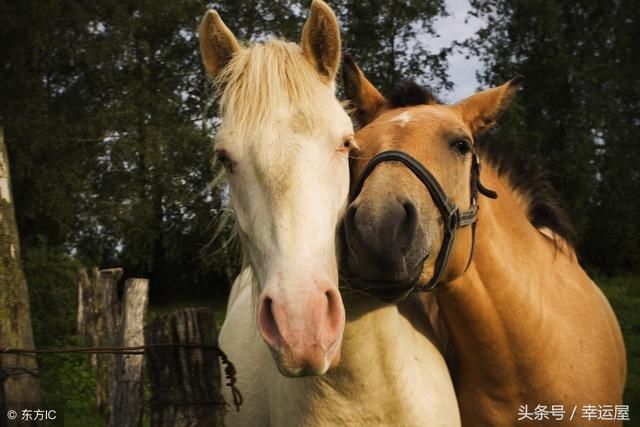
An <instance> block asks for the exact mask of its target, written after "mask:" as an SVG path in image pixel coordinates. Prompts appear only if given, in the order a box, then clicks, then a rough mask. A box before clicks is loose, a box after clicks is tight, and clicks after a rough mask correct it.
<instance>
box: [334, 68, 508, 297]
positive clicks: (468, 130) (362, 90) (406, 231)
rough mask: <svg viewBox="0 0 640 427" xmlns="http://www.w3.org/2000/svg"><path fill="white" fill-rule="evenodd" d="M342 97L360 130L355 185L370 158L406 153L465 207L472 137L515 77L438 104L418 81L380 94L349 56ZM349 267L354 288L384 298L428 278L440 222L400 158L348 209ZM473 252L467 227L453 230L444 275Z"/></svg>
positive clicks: (382, 168) (377, 173) (498, 107)
mask: <svg viewBox="0 0 640 427" xmlns="http://www.w3.org/2000/svg"><path fill="white" fill-rule="evenodd" d="M343 72H344V83H345V90H346V94H347V97H348V98H349V99H350V100H351V101H352V103H353V106H354V108H355V110H354V114H355V116H356V119H357V120H358V121H359V122H360V125H361V129H360V130H359V131H358V132H357V133H356V141H357V143H358V145H359V147H360V152H359V154H358V156H357V158H355V159H354V160H353V161H352V165H351V166H352V167H351V182H352V187H353V185H354V183H357V182H358V181H359V179H360V177H361V176H362V174H363V171H364V169H365V168H366V166H367V164H368V163H369V161H370V159H371V158H372V157H374V156H375V155H377V154H379V153H381V152H383V151H389V150H399V151H403V152H405V153H407V154H409V155H410V156H412V157H413V158H415V159H416V160H418V161H419V162H420V163H421V164H422V165H423V166H424V167H426V168H427V169H428V170H429V171H430V172H431V173H432V174H433V176H434V177H435V178H436V179H437V181H438V182H439V184H440V186H441V187H442V189H443V190H444V191H445V192H446V194H447V195H448V197H449V199H451V200H452V201H453V202H454V203H455V204H456V205H457V206H458V207H459V209H460V210H466V209H468V208H469V207H470V200H471V194H470V192H471V185H470V179H471V162H472V155H473V152H475V149H476V147H475V137H476V135H478V134H480V133H482V132H483V131H485V130H486V129H488V128H490V127H491V126H493V125H494V124H495V121H496V119H497V117H498V116H499V115H500V113H501V112H502V111H503V110H504V109H505V108H506V107H507V106H508V105H509V103H510V101H511V99H512V97H513V95H514V94H515V93H516V91H517V89H518V87H519V80H520V79H516V80H512V81H510V82H508V83H506V84H504V85H502V86H499V87H496V88H493V89H489V90H485V91H483V92H480V93H477V94H476V95H473V96H471V97H469V98H467V99H465V100H463V101H461V102H459V103H457V104H454V105H442V104H437V103H436V102H435V100H434V98H433V97H432V96H431V95H429V94H426V93H425V92H422V91H421V89H420V88H418V87H417V86H415V87H413V88H412V87H411V86H409V87H408V88H404V90H403V93H402V96H393V97H391V98H390V99H389V100H387V99H385V98H384V97H383V96H382V95H381V94H380V93H379V92H378V90H376V88H375V87H374V86H373V85H372V84H371V83H370V82H369V81H368V80H367V79H366V77H365V76H364V74H363V73H362V71H361V70H360V69H359V68H358V66H357V65H356V64H355V63H354V62H353V61H352V60H350V59H349V58H347V59H346V60H345V64H344V70H343ZM344 237H345V241H346V246H347V250H346V257H347V259H346V267H347V270H348V276H349V277H350V279H351V280H350V284H351V286H352V287H354V288H357V289H360V290H363V291H366V292H369V293H371V294H373V295H377V296H379V297H381V298H383V299H387V300H397V299H401V298H403V297H405V296H406V295H408V293H409V292H411V290H412V289H413V288H414V286H416V284H418V283H420V284H423V283H427V282H429V280H430V279H431V277H432V276H433V274H434V264H435V261H436V258H437V256H438V253H439V251H440V249H441V246H442V241H443V220H442V217H441V215H440V212H439V210H438V208H437V206H436V204H435V203H434V200H433V198H432V196H431V195H430V193H429V191H428V190H427V188H425V185H424V184H423V183H422V182H421V181H420V180H419V179H418V178H417V177H416V175H414V173H412V172H411V171H410V170H409V169H408V168H407V167H406V166H405V165H403V164H402V163H400V162H397V161H389V162H384V163H381V164H379V165H378V166H376V167H375V169H373V171H372V172H371V174H370V175H369V176H368V177H367V178H366V180H365V181H364V184H363V186H362V189H361V191H360V192H359V193H358V195H357V197H355V199H354V200H351V203H350V205H349V207H348V210H347V214H346V217H345V223H344ZM470 250H471V227H465V228H460V229H459V231H458V232H457V235H456V238H455V241H454V244H453V247H452V252H451V257H450V259H449V262H448V266H447V268H446V270H445V273H444V276H443V280H444V281H446V280H450V279H452V278H454V277H456V276H458V275H460V274H461V273H462V272H463V270H464V268H465V266H466V262H467V259H468V257H469V254H470Z"/></svg>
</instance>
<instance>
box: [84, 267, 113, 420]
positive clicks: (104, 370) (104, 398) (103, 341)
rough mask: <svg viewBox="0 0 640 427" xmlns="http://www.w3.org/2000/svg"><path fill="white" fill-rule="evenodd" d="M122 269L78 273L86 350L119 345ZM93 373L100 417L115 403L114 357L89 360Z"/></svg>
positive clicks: (110, 409)
mask: <svg viewBox="0 0 640 427" xmlns="http://www.w3.org/2000/svg"><path fill="white" fill-rule="evenodd" d="M121 277H122V269H121V268H112V269H107V270H98V269H97V268H92V269H91V277H89V275H88V274H87V271H86V270H85V269H80V271H79V272H78V325H77V326H78V334H80V335H81V336H84V339H85V343H86V344H87V345H88V346H89V347H101V346H109V347H115V346H117V345H118V344H119V342H118V336H119V333H120V329H119V326H120V300H119V299H118V281H119V280H120V278H121ZM89 360H90V361H91V366H92V367H93V368H94V369H95V370H96V406H97V409H98V411H99V412H100V413H105V412H109V413H110V412H113V402H114V399H115V378H116V355H113V354H108V355H104V354H103V355H98V354H91V355H90V356H89Z"/></svg>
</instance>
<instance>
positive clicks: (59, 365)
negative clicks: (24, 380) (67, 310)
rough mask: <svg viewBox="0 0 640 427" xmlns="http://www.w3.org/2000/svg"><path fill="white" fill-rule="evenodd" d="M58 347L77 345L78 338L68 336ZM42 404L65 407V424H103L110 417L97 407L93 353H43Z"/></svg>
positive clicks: (41, 366) (40, 362) (41, 371)
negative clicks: (89, 354)
mask: <svg viewBox="0 0 640 427" xmlns="http://www.w3.org/2000/svg"><path fill="white" fill-rule="evenodd" d="M52 345H55V346H56V347H77V346H83V345H84V343H83V342H82V340H80V339H78V338H71V337H68V338H65V339H60V340H56V341H55V342H53V343H52ZM38 365H39V370H40V373H41V376H40V377H41V381H40V386H41V388H42V404H43V405H44V406H45V407H50V408H54V409H57V408H62V410H63V412H64V419H65V426H96V427H98V426H101V425H106V420H105V419H104V418H103V417H101V416H100V415H99V414H98V412H97V410H96V381H95V380H96V379H95V373H94V371H93V370H92V369H91V365H90V363H89V356H87V355H85V354H41V355H39V357H38Z"/></svg>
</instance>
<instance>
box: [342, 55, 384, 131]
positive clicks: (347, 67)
mask: <svg viewBox="0 0 640 427" xmlns="http://www.w3.org/2000/svg"><path fill="white" fill-rule="evenodd" d="M342 80H343V84H344V92H345V95H346V97H347V99H348V100H349V101H351V103H352V105H353V107H354V108H355V119H356V121H357V122H358V125H359V126H360V127H362V126H365V125H367V124H368V123H370V122H371V121H373V119H374V118H375V117H376V116H377V115H378V113H379V112H380V111H381V110H382V109H383V108H384V107H385V106H386V105H387V100H386V99H385V98H384V96H382V94H380V92H379V91H378V89H376V88H375V87H374V86H373V85H372V84H371V82H369V80H367V78H366V77H365V75H364V73H363V72H362V70H361V69H360V67H358V64H356V63H355V61H354V60H353V58H352V57H351V55H345V56H344V59H343V66H342Z"/></svg>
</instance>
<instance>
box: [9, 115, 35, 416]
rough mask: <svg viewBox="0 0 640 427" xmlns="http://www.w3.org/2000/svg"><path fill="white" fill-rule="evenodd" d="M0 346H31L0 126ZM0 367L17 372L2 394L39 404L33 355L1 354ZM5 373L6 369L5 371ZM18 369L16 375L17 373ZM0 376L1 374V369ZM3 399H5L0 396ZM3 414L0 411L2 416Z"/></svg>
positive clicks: (11, 398)
mask: <svg viewBox="0 0 640 427" xmlns="http://www.w3.org/2000/svg"><path fill="white" fill-rule="evenodd" d="M0 347H17V348H33V331H32V329H31V312H30V308H29V293H28V292H27V281H26V279H25V277H24V272H23V271H22V264H21V262H20V242H19V239H18V227H17V225H16V216H15V212H14V208H13V194H12V193H11V176H10V173H9V155H8V152H7V147H6V146H5V143H4V134H3V132H2V128H0ZM0 367H1V368H2V369H3V370H13V371H14V372H16V374H14V375H11V376H8V377H6V378H3V379H4V382H3V381H0V387H3V391H4V393H3V396H4V398H5V399H6V400H7V401H8V402H0V406H3V405H4V404H6V403H10V404H15V403H17V402H23V403H38V401H39V400H40V386H39V381H38V378H37V376H36V375H37V374H36V372H37V369H38V365H37V363H36V358H35V356H34V355H28V354H22V355H18V354H3V355H0ZM4 372H7V371H4ZM18 372H19V374H18ZM0 376H2V377H4V374H3V372H0ZM3 400H4V399H3ZM5 416H6V413H2V414H0V417H2V418H4V417H5Z"/></svg>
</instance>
